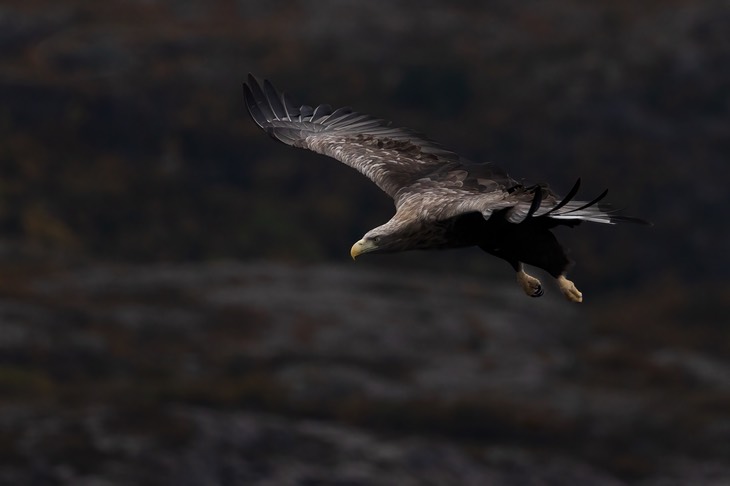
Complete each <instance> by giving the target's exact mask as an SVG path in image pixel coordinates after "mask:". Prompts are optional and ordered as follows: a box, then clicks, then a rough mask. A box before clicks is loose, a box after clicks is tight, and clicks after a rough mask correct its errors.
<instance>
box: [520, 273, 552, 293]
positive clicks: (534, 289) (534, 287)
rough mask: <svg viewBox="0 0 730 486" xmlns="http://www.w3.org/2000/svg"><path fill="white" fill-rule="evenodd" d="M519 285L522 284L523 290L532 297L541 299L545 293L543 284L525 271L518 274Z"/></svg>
mask: <svg viewBox="0 0 730 486" xmlns="http://www.w3.org/2000/svg"><path fill="white" fill-rule="evenodd" d="M517 283H518V284H520V287H522V290H524V291H525V293H526V294H527V295H528V296H530V297H540V296H541V295H542V294H544V293H545V291H544V290H543V289H542V284H541V283H540V281H539V280H538V279H536V278H535V277H533V276H532V275H528V274H527V273H525V271H524V270H520V271H519V272H517Z"/></svg>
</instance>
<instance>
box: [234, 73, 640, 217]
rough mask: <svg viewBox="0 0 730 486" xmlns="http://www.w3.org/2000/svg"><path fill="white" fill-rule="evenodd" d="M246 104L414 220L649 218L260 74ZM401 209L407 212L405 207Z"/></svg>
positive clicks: (247, 87)
mask: <svg viewBox="0 0 730 486" xmlns="http://www.w3.org/2000/svg"><path fill="white" fill-rule="evenodd" d="M243 94H244V100H245V103H246V106H247V108H248V111H249V113H250V114H251V117H252V118H253V119H254V121H255V122H256V124H257V125H259V126H260V127H261V128H262V129H264V130H265V131H266V133H268V134H269V135H271V136H272V137H273V138H275V139H277V140H279V141H281V142H284V143H286V144H288V145H292V146H294V147H300V148H306V149H309V150H312V151H314V152H318V153H321V154H324V155H328V156H330V157H333V158H335V159H337V160H339V161H340V162H343V163H344V164H346V165H348V166H350V167H352V168H354V169H356V170H358V171H359V172H360V173H362V174H364V175H365V176H367V177H368V178H370V179H371V180H372V181H373V182H375V184H377V185H378V187H380V188H381V189H382V190H383V191H385V192H386V193H387V194H389V195H390V196H391V197H393V198H394V199H395V202H396V205H397V206H398V207H399V208H404V207H407V208H409V210H412V211H414V217H418V218H421V219H425V220H432V221H433V220H443V219H448V218H452V217H455V216H459V215H461V214H465V213H470V212H480V213H481V214H482V215H483V216H484V217H485V218H489V217H490V216H491V215H492V214H493V213H494V212H495V211H501V210H505V211H504V213H503V214H504V217H505V218H506V219H507V220H508V221H510V222H512V223H520V222H523V221H525V220H527V219H529V218H552V219H556V220H587V221H594V222H600V223H614V222H618V221H632V222H641V220H637V219H636V218H630V217H627V216H619V215H616V214H614V211H613V210H611V209H607V207H606V206H599V205H598V204H597V203H598V202H599V201H600V200H601V199H602V198H603V196H605V194H602V195H601V196H599V197H598V198H596V199H594V200H593V201H590V202H585V201H573V197H575V195H576V193H577V192H578V188H579V187H580V179H579V180H578V181H577V182H576V184H575V185H574V186H573V188H572V189H571V190H570V192H569V193H568V195H567V196H566V197H565V198H563V199H560V198H559V197H558V196H557V195H556V194H554V193H553V192H552V191H550V190H549V189H548V188H547V186H532V187H524V186H522V185H521V184H519V183H518V182H517V181H515V180H514V179H512V178H510V177H509V175H507V173H506V172H505V171H504V170H503V169H501V168H499V167H497V166H495V165H492V164H488V163H480V164H477V163H473V162H469V161H467V160H465V159H463V158H461V157H460V156H459V155H458V154H456V153H455V152H452V151H450V150H448V149H446V148H444V147H442V146H441V145H439V144H437V143H435V142H433V141H431V140H428V139H427V138H424V137H422V136H420V135H418V134H417V133H416V132H414V131H412V130H410V129H407V128H394V127H391V126H390V123H389V122H387V121H385V120H381V119H378V118H374V117H372V116H370V115H366V114H363V113H357V112H354V111H352V110H351V109H350V108H347V107H345V108H338V109H336V110H334V111H333V110H332V108H331V107H330V106H329V105H319V106H317V107H316V108H314V109H312V107H310V106H307V105H302V106H300V107H299V108H296V105H295V104H294V103H293V102H292V101H291V99H290V98H289V97H288V96H286V95H283V94H280V93H279V92H278V91H277V90H276V88H274V86H273V85H272V84H271V83H270V82H269V81H264V84H263V89H262V87H261V84H260V83H259V81H258V80H257V79H256V78H255V77H253V76H252V75H249V76H248V81H247V83H245V84H244V87H243ZM399 210H400V209H399Z"/></svg>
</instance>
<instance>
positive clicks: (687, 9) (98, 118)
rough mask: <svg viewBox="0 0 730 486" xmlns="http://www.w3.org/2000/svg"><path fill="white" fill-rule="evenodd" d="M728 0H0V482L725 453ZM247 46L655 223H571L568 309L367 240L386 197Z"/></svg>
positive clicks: (649, 475) (589, 466)
mask: <svg viewBox="0 0 730 486" xmlns="http://www.w3.org/2000/svg"><path fill="white" fill-rule="evenodd" d="M729 15H730V14H728V11H727V6H726V4H725V2H722V1H707V2H692V1H686V0H677V1H673V2H653V1H649V2H623V1H619V2H608V1H605V2H592V3H590V4H586V3H585V2H578V1H572V0H560V1H558V2H549V3H542V2H527V3H514V2H491V3H490V6H489V7H488V8H485V7H484V4H483V2H429V1H427V2H418V3H414V2H409V1H395V2H338V1H332V2H316V3H315V2H304V1H297V2H290V1H273V0H268V1H258V0H244V1H241V0H239V1H234V0H229V1H218V2H190V1H172V0H167V1H164V0H162V1H156V2H144V1H122V0H114V1H107V2H91V3H90V2H81V1H64V2H51V1H44V0H30V1H28V0H26V1H23V2H20V1H13V0H11V1H6V2H4V3H3V4H2V6H0V56H2V62H1V63H0V390H2V399H1V401H0V407H1V408H2V415H1V417H2V418H1V419H0V420H1V421H2V423H0V482H9V483H11V484H12V483H17V484H33V483H36V484H57V483H64V482H65V483H69V484H81V483H79V481H81V480H83V479H84V478H86V479H88V480H89V481H93V480H94V479H95V478H96V479H99V478H107V479H108V480H109V481H111V482H113V483H122V484H130V483H133V484H186V483H187V484H216V483H218V484H236V483H238V484H246V483H247V482H256V481H259V480H261V481H263V480H269V481H274V482H275V483H280V484H291V483H296V481H305V480H307V479H309V480H311V481H317V480H322V481H324V480H325V479H332V480H333V481H334V480H340V481H350V483H348V484H371V483H377V481H378V479H379V478H384V477H387V478H390V479H393V480H394V481H395V483H397V484H423V483H427V482H428V481H432V483H433V484H449V483H459V484H489V483H490V482H491V483H492V484H500V483H503V484H526V483H529V482H530V481H537V482H538V484H540V481H542V482H544V483H547V484H571V483H575V484H616V481H622V480H623V481H631V482H641V481H644V482H645V483H646V484H704V483H709V482H711V481H718V482H722V481H723V480H728V477H730V471H728V469H727V464H728V460H729V458H730V451H729V450H728V448H727V444H728V443H730V440H728V439H730V437H728V423H729V422H728V421H729V420H730V417H729V416H728V410H729V409H730V394H729V393H730V392H729V390H730V378H728V377H729V376H730V362H729V361H728V355H729V354H728V351H729V350H730V328H728V326H727V315H728V313H729V312H730V304H729V303H730V286H728V284H727V281H726V277H725V276H726V274H727V273H728V272H729V271H730V260H729V259H728V257H727V247H728V243H730V226H728V224H727V222H726V219H727V218H726V214H727V212H728V209H730V204H729V203H730V195H729V194H730V192H728V191H727V190H726V186H727V179H728V177H727V176H728V170H727V163H728V159H727V158H728V154H730V113H729V112H730V104H728V103H729V101H728V100H730V92H729V90H728V86H730V63H728V62H727V59H728V56H730V34H728V32H730V29H728V28H727V25H728V23H729V21H730V16H729ZM249 71H250V72H253V73H255V74H257V75H259V76H266V77H269V78H270V79H272V80H273V81H274V82H275V84H277V85H278V87H280V88H282V89H284V90H286V91H288V92H290V93H291V94H292V95H293V96H294V97H295V99H297V100H299V101H300V102H302V103H310V104H316V103H319V102H327V103H330V104H332V105H352V106H353V108H355V109H356V110H361V111H368V112H370V113H372V114H374V115H378V116H382V117H384V118H388V119H392V120H394V121H395V122H396V123H397V124H400V125H405V126H410V127H413V128H416V129H418V130H419V131H422V132H424V133H426V134H427V135H429V136H430V137H432V138H435V139H437V140H438V141H440V142H442V143H443V144H445V145H447V146H448V147H450V148H453V149H456V150H459V151H460V152H462V153H463V154H465V155H466V156H468V157H470V158H472V159H475V160H492V161H495V162H498V163H499V164H501V165H503V166H504V167H506V168H507V169H508V171H509V172H510V173H511V175H513V176H514V177H515V178H517V179H522V178H525V179H527V181H528V182H537V181H550V182H551V183H552V184H553V187H555V188H556V189H558V190H561V191H566V190H567V189H569V188H570V187H571V185H572V184H573V182H574V181H575V178H577V177H578V176H581V177H582V179H583V182H584V185H583V186H584V189H583V191H585V192H583V194H584V195H585V196H586V197H592V196H594V195H595V194H597V193H599V192H600V191H602V190H603V189H604V188H605V187H608V188H610V194H609V197H608V198H609V199H610V200H611V201H612V202H614V203H615V204H616V205H618V206H624V207H626V208H627V212H629V213H631V214H634V215H637V216H641V217H644V218H646V219H649V220H652V221H653V222H654V223H655V226H654V227H653V228H650V229H646V228H641V227H634V226H620V227H619V226H617V227H598V226H595V225H593V226H591V225H582V226H581V227H580V228H577V229H575V230H569V231H564V232H562V233H561V234H560V238H561V239H562V240H563V241H565V242H566V245H567V246H568V247H570V248H571V250H572V253H571V256H572V257H573V258H574V259H575V260H576V261H577V262H578V265H577V266H576V267H575V269H574V270H573V272H572V275H573V277H574V279H575V281H576V284H577V285H578V287H579V288H580V289H581V290H582V291H584V292H585V294H586V304H585V305H584V306H582V307H580V308H578V309H576V308H574V307H570V306H569V305H568V304H567V303H565V302H562V301H560V300H558V299H557V298H556V297H555V294H556V293H557V292H556V289H554V288H553V289H551V288H550V287H548V290H552V292H551V295H546V297H544V298H543V299H542V300H530V299H526V298H524V297H522V296H520V295H519V294H518V292H517V290H516V289H515V288H514V287H515V284H514V282H513V277H512V274H511V271H510V270H509V269H508V267H507V266H506V265H504V264H503V263H502V262H498V261H496V260H493V259H491V258H490V257H488V256H487V255H482V254H480V252H478V251H477V250H475V251H458V252H445V253H441V254H412V255H402V256H395V257H383V258H381V259H377V258H374V259H371V260H368V261H367V262H366V261H365V260H363V261H362V262H358V264H357V265H356V266H350V265H351V264H349V263H348V262H346V260H347V259H348V258H349V257H348V256H347V250H348V249H349V247H350V245H351V244H352V242H353V241H355V240H356V239H357V238H359V237H360V236H361V235H362V234H363V233H364V232H365V231H367V230H368V229H370V228H372V227H374V226H376V225H378V224H380V223H382V222H383V221H385V220H387V218H389V217H390V215H391V212H392V207H391V202H390V201H389V200H388V198H387V197H386V196H384V195H382V194H381V193H380V192H379V191H378V190H377V188H375V187H374V186H373V185H371V184H370V183H368V182H367V181H366V180H364V179H363V178H362V177H361V176H359V175H358V174H356V173H354V172H353V171H351V170H349V169H347V168H345V167H342V166H339V165H338V164H337V163H335V162H334V161H332V160H329V159H324V158H321V157H318V156H316V155H314V154H308V153H305V152H302V151H296V150H293V149H290V148H287V147H285V146H283V145H277V144H275V143H274V142H273V141H272V140H270V139H269V138H267V137H266V136H265V135H264V134H263V133H262V132H260V131H259V130H258V128H257V127H255V125H254V124H253V123H252V122H251V121H250V119H249V118H248V116H247V114H246V113H245V110H244V108H243V104H242V100H241V82H242V80H243V79H244V76H245V74H246V73H248V72H249ZM221 259H224V261H227V262H228V263H212V262H216V261H220V260H221ZM233 261H238V262H239V263H233ZM260 261H278V262H282V263H280V264H270V263H267V264H263V263H255V262H260ZM160 262H165V265H162V266H161V265H160ZM240 262H244V263H240ZM295 262H299V263H300V264H301V262H308V263H309V264H315V263H316V264H317V265H316V266H311V267H297V266H296V265H295ZM326 262H339V263H342V264H343V265H348V266H347V267H344V268H343V267H333V266H330V265H331V263H330V264H327V263H326ZM392 267H395V268H392ZM366 269H367V270H366ZM424 293H425V297H424ZM427 466H429V467H427ZM662 481H664V482H662Z"/></svg>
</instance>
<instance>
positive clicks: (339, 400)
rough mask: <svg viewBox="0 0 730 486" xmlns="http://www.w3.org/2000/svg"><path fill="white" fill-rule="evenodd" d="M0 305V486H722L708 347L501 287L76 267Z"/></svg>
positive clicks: (276, 272)
mask: <svg viewBox="0 0 730 486" xmlns="http://www.w3.org/2000/svg"><path fill="white" fill-rule="evenodd" d="M0 291H1V292H2V298H0V349H2V352H3V353H2V356H3V360H2V363H0V389H2V390H3V393H2V397H1V398H0V439H1V440H0V444H2V448H0V483H2V484H43V485H45V484H68V485H77V484H149V485H202V484H205V485H207V484H219V485H227V484H231V485H237V484H257V485H258V484H261V485H265V484H275V485H288V484H297V485H300V484H352V485H358V486H370V485H391V484H399V485H400V484H403V485H431V484H433V485H442V484H447V485H448V484H460V485H461V484H463V485H475V486H477V485H480V486H481V485H485V484H493V485H523V484H560V485H585V484H591V485H620V484H626V482H630V483H634V484H642V485H645V486H650V485H651V486H664V485H674V484H677V485H687V484H703V485H712V484H714V485H721V484H727V480H728V479H729V478H730V463H729V462H728V461H727V459H728V457H730V428H728V426H727V425H728V423H729V422H728V405H730V383H728V375H729V373H730V361H729V360H728V355H727V353H726V352H724V353H723V352H722V350H721V349H720V348H721V345H720V343H719V342H718V341H719V339H718V337H720V336H721V335H720V334H718V331H717V330H716V329H713V328H706V327H698V328H696V329H694V330H693V331H692V333H691V334H688V333H687V331H686V330H685V329H682V328H681V327H675V326H671V325H667V329H665V330H664V332H661V331H660V330H659V329H657V328H656V327H653V326H649V327H648V328H646V329H644V330H642V331H641V332H634V333H633V334H631V333H626V334H624V335H617V334H616V329H615V326H607V325H605V324H601V323H591V322H587V321H585V319H584V318H583V316H582V315H581V314H580V313H579V312H577V311H576V307H575V306H568V305H566V303H565V302H564V301H563V299H562V298H561V297H559V296H555V295H546V296H545V297H544V298H543V299H537V300H532V301H529V302H530V305H529V306H527V305H525V297H524V295H522V293H521V291H520V290H519V289H518V288H516V286H509V287H505V286H504V285H501V284H500V283H499V280H498V279H486V280H485V279H484V278H481V277H476V278H466V277H463V276H448V275H438V274H434V273H428V272H413V273H410V274H404V273H403V272H401V271H398V270H380V271H372V270H370V271H368V270H365V269H360V270H358V271H353V270H352V269H351V268H349V267H342V266H332V265H320V266H301V267H293V266H291V265H282V264H271V263H236V262H219V263H210V264H199V263H195V264H188V265H180V264H175V265H170V264H166V265H160V264H156V265H134V266H131V265H126V266H121V265H99V264H95V265H91V266H86V267H76V268H73V269H66V270H62V269H56V270H54V271H47V270H46V271H40V272H36V273H34V274H32V275H30V274H26V275H25V276H24V277H23V278H20V277H19V276H17V275H15V276H14V278H12V279H9V278H7V277H6V278H3V279H0ZM688 335H689V336H691V337H692V338H693V339H694V340H695V342H694V344H695V345H696V343H697V342H698V341H707V342H709V341H715V345H716V346H717V348H718V349H716V350H715V352H712V350H711V346H707V347H706V349H705V350H702V348H699V349H698V348H697V347H695V348H694V349H693V348H692V344H690V343H689V342H688V340H687V339H685V338H686V337H687V336H688ZM724 339H725V341H724V342H725V343H727V330H725V334H724ZM726 349H727V348H726V347H725V351H726Z"/></svg>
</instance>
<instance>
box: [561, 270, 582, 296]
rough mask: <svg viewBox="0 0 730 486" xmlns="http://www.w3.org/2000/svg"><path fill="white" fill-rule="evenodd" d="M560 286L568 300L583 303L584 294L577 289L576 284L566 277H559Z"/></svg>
mask: <svg viewBox="0 0 730 486" xmlns="http://www.w3.org/2000/svg"><path fill="white" fill-rule="evenodd" d="M558 286H559V287H560V291H561V292H562V293H563V295H564V296H565V298H566V299H568V300H570V301H572V302H583V294H582V293H580V291H579V290H578V289H577V288H575V284H574V283H573V282H571V281H570V280H568V279H567V278H565V275H560V276H559V277H558Z"/></svg>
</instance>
